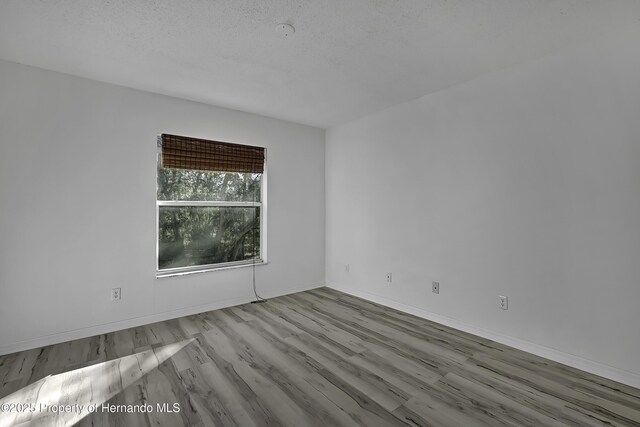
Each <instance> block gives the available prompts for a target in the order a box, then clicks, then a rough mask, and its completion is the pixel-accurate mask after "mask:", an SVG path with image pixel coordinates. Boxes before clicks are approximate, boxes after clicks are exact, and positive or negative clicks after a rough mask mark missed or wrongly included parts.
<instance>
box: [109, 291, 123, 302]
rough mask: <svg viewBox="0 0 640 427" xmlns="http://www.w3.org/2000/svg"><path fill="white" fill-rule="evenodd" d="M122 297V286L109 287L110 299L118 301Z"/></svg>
mask: <svg viewBox="0 0 640 427" xmlns="http://www.w3.org/2000/svg"><path fill="white" fill-rule="evenodd" d="M121 299H122V288H113V289H111V301H119V300H121Z"/></svg>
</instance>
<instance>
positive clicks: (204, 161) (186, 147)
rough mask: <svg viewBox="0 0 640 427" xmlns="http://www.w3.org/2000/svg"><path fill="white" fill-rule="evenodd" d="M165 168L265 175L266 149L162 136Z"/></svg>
mask: <svg viewBox="0 0 640 427" xmlns="http://www.w3.org/2000/svg"><path fill="white" fill-rule="evenodd" d="M158 143H159V145H160V147H161V151H162V153H161V156H162V160H161V165H162V167H163V168H173V169H191V170H203V171H216V172H240V173H263V172H264V148H263V147H254V146H251V145H242V144H232V143H230V142H220V141H210V140H207V139H199V138H191V137H188V136H178V135H170V134H166V133H163V134H162V135H161V136H160V138H159V141H158Z"/></svg>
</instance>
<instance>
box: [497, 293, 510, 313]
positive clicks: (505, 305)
mask: <svg viewBox="0 0 640 427" xmlns="http://www.w3.org/2000/svg"><path fill="white" fill-rule="evenodd" d="M498 298H500V308H501V309H503V310H508V309H509V297H507V296H505V295H499V296H498Z"/></svg>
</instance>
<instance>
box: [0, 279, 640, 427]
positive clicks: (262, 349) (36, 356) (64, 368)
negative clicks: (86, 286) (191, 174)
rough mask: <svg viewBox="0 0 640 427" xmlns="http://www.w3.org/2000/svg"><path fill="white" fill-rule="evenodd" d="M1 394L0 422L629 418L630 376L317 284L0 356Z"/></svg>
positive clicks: (604, 421)
mask: <svg viewBox="0 0 640 427" xmlns="http://www.w3.org/2000/svg"><path fill="white" fill-rule="evenodd" d="M174 403H175V404H177V405H176V406H175V407H174ZM0 404H1V405H2V408H3V409H2V412H0V427H4V426H11V425H19V424H21V423H25V424H24V425H44V426H46V425H81V426H89V425H94V426H150V425H159V426H172V427H173V426H181V425H189V426H214V425H215V426H267V425H268V426H296V427H300V426H402V425H410V426H564V425H567V426H605V425H606V426H612V425H613V426H617V425H620V426H622V425H624V426H640V390H638V389H635V388H632V387H628V386H625V385H622V384H619V383H616V382H613V381H610V380H607V379H604V378H600V377H597V376H594V375H591V374H587V373H584V372H581V371H578V370H576V369H573V368H569V367H567V366H564V365H560V364H557V363H554V362H550V361H548V360H545V359H542V358H540V357H536V356H533V355H530V354H527V353H524V352H521V351H518V350H514V349H512V348H509V347H506V346H503V345H500V344H497V343H494V342H491V341H489V340H486V339H483V338H479V337H476V336H473V335H470V334H466V333H463V332H460V331H457V330H454V329H451V328H447V327H444V326H442V325H439V324H436V323H433V322H430V321H427V320H424V319H421V318H417V317H414V316H411V315H408V314H405V313H402V312H398V311H395V310H392V309H389V308H386V307H383V306H380V305H377V304H373V303H370V302H367V301H364V300H362V299H359V298H356V297H353V296H349V295H346V294H343V293H340V292H337V291H334V290H330V289H327V288H322V289H316V290H313V291H307V292H302V293H298V294H294V295H289V296H284V297H279V298H274V299H271V300H269V301H268V302H266V303H263V304H246V305H242V306H238V307H232V308H227V309H223V310H216V311H211V312H207V313H202V314H198V315H194V316H188V317H183V318H180V319H176V320H171V321H166V322H160V323H155V324H151V325H147V326H141V327H137V328H131V329H127V330H123V331H118V332H114V333H110V334H105V335H100V336H95V337H91V338H86V339H81V340H75V341H70V342H66V343H62V344H57V345H52V346H48V347H43V348H39V349H34V350H29V351H24V352H20V353H15V354H10V355H6V356H1V357H0ZM103 404H106V405H110V408H112V409H110V410H101V408H102V405H103ZM31 405H34V406H31ZM61 405H69V406H66V407H65V406H61ZM89 405H97V406H95V407H96V408H97V410H96V411H95V412H92V413H89V408H90V406H89ZM158 405H160V407H158ZM163 405H164V406H163ZM178 407H179V412H177V411H176V412H169V411H167V409H171V410H177V408H178ZM60 408H62V411H59V412H57V413H56V412H53V411H54V409H55V410H59V409H60ZM149 408H151V409H149ZM143 409H144V411H143ZM126 411H136V412H134V413H127V412H126Z"/></svg>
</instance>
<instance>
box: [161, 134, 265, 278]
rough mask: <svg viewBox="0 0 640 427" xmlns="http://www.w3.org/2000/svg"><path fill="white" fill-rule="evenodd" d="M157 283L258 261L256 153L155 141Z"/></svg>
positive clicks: (259, 155)
mask: <svg viewBox="0 0 640 427" xmlns="http://www.w3.org/2000/svg"><path fill="white" fill-rule="evenodd" d="M158 145H159V155H158V176H157V177H158V182H157V202H156V211H157V212H156V216H157V224H158V246H157V254H158V257H157V258H158V264H157V270H158V275H159V276H162V275H171V274H176V273H183V272H185V273H186V272H194V271H206V270H210V269H215V268H222V267H231V266H238V265H243V264H253V263H256V262H263V260H264V256H263V253H264V250H263V248H264V232H263V231H264V218H265V214H264V200H263V199H264V191H263V184H264V163H265V153H264V148H261V147H252V146H247V145H240V144H231V143H226V142H218V141H208V140H202V139H196V138H188V137H182V136H176V135H167V134H163V135H161V136H160V137H159V138H158Z"/></svg>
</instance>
